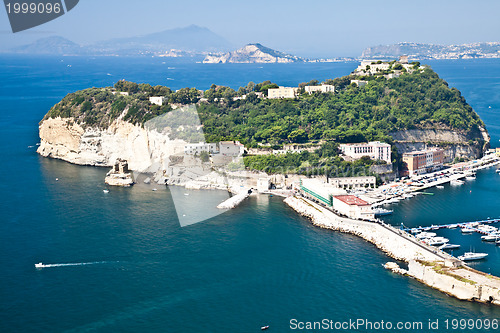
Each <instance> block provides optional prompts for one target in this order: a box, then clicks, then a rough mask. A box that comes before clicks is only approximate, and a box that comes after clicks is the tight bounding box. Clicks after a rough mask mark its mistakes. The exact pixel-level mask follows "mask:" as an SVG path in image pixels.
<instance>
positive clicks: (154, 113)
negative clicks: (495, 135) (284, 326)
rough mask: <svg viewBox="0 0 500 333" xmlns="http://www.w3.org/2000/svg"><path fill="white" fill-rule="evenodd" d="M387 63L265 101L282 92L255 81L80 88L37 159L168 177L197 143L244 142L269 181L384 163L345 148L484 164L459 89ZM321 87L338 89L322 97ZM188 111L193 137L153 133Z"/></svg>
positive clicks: (52, 124) (45, 132) (45, 129)
mask: <svg viewBox="0 0 500 333" xmlns="http://www.w3.org/2000/svg"><path fill="white" fill-rule="evenodd" d="M387 65H388V66H389V67H387V69H385V70H381V71H378V72H377V71H375V72H374V73H364V72H359V71H358V70H356V71H354V72H353V74H351V75H349V76H345V77H341V78H335V79H331V80H327V81H325V82H323V84H324V85H323V86H322V85H321V84H320V83H319V82H318V81H315V80H312V81H311V82H307V83H302V84H300V85H299V87H297V88H289V89H288V88H286V89H288V90H286V89H285V88H283V89H285V90H286V91H287V92H291V93H292V95H291V96H290V97H291V98H271V97H267V95H268V92H269V91H271V90H273V89H275V90H280V89H282V88H279V87H278V85H276V84H274V83H272V82H270V81H265V82H262V83H258V84H254V83H252V82H251V83H249V84H248V85H247V86H246V87H241V88H240V89H239V90H237V91H235V90H233V89H231V88H229V87H223V86H215V85H213V86H212V87H211V88H210V89H208V90H206V91H200V90H197V89H194V88H183V89H180V90H178V91H177V92H173V91H172V90H170V89H169V88H168V87H164V86H155V87H152V86H150V85H148V84H137V83H133V82H127V81H119V82H117V84H116V85H115V86H114V87H105V88H90V89H85V90H82V91H77V92H74V93H71V94H68V95H67V96H66V97H64V98H63V100H62V101H61V102H59V103H58V104H56V105H54V107H52V108H51V110H50V111H49V112H48V113H47V114H46V116H45V117H44V119H43V120H42V121H41V122H40V138H41V145H40V147H39V149H38V152H39V153H40V154H41V155H42V156H48V157H53V158H59V159H63V160H66V161H68V162H71V163H75V164H81V165H95V166H112V165H114V163H115V162H116V161H117V160H118V159H124V160H126V161H128V163H129V167H130V169H132V170H140V171H143V172H150V173H155V174H161V175H164V174H165V173H168V172H167V170H166V168H167V167H166V164H168V163H165V162H164V161H170V160H171V159H172V158H173V157H172V156H175V155H176V154H181V155H182V154H184V150H185V148H186V146H187V144H194V143H198V142H200V141H205V142H213V143H217V142H221V141H228V140H233V141H238V142H241V144H242V145H244V147H245V148H244V149H245V152H246V154H245V157H244V158H243V162H244V165H245V167H246V168H247V169H249V170H254V171H264V172H266V173H271V174H272V173H279V172H280V170H281V171H283V170H285V169H286V170H287V172H289V173H294V174H305V175H308V174H313V173H318V174H325V173H330V172H333V173H334V172H338V170H339V169H342V170H347V169H349V170H350V171H347V172H348V174H347V176H349V175H355V173H356V171H355V169H356V167H360V166H366V167H373V166H376V165H380V164H381V163H380V161H376V160H373V159H370V158H367V159H366V158H365V159H361V160H356V161H350V160H348V159H345V158H344V157H343V156H342V155H341V154H340V152H339V145H341V144H344V143H356V142H368V141H381V142H386V143H388V144H390V145H391V146H392V152H393V154H392V156H393V157H392V160H390V161H388V162H390V163H389V164H392V166H391V169H393V171H397V170H398V168H401V165H402V161H401V156H402V154H404V153H406V152H411V151H415V150H418V149H422V148H423V147H429V146H432V147H440V148H442V149H444V151H445V155H446V160H447V161H450V162H451V161H453V160H455V159H474V158H478V157H480V156H482V154H483V152H484V151H485V149H487V147H488V143H489V136H488V134H487V131H486V129H485V128H484V123H483V122H482V121H481V119H480V118H479V116H478V115H477V114H476V113H475V112H474V110H473V109H472V108H471V107H470V106H469V105H468V104H467V102H466V101H465V99H464V97H463V96H461V94H460V92H459V91H458V90H457V89H455V88H449V87H448V85H447V83H446V82H445V81H444V80H442V79H440V78H439V77H438V75H437V74H436V73H435V72H433V71H432V69H430V68H428V67H422V66H420V65H419V64H416V63H415V64H414V65H411V66H414V68H415V70H411V71H407V70H404V68H403V67H400V64H398V63H397V62H392V63H387ZM375 66H376V64H373V65H372V67H375ZM400 68H403V70H401V69H400ZM390 72H392V73H390ZM396 72H397V73H396ZM410 72H411V73H410ZM393 74H398V75H396V77H393V76H391V75H393ZM389 77H390V78H389ZM361 83H363V84H361ZM325 85H328V86H332V87H335V91H333V92H321V89H323V88H322V87H324V86H325ZM285 90H284V91H285ZM306 90H307V91H309V92H307V91H306ZM188 105H192V109H191V110H195V111H194V112H191V113H190V114H189V116H187V113H182V116H181V118H182V117H183V118H186V119H187V121H189V122H191V121H192V122H194V124H195V125H193V126H191V127H192V130H191V131H188V130H187V129H186V126H184V127H182V126H180V125H179V124H173V125H172V126H178V128H172V126H170V127H168V126H167V127H164V128H162V129H161V131H158V129H157V128H156V127H155V126H150V124H151V122H153V123H152V124H153V125H154V122H155V121H156V120H155V119H158V117H162V116H164V115H168V114H173V111H174V110H177V111H176V112H182V111H179V110H182V109H183V108H185V107H186V106H188ZM179 126H180V127H179ZM283 152H284V153H283ZM208 154H209V155H210V152H208ZM174 160H175V159H174ZM160 161H163V162H162V163H159V162H160ZM169 163H170V165H173V164H175V162H172V161H170V162H169ZM384 163H385V164H387V162H384ZM387 171H388V170H386V172H387Z"/></svg>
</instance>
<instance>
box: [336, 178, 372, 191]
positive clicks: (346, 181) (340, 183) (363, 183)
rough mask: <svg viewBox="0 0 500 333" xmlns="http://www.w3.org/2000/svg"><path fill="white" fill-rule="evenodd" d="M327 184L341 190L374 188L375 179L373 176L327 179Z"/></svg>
mask: <svg viewBox="0 0 500 333" xmlns="http://www.w3.org/2000/svg"><path fill="white" fill-rule="evenodd" d="M328 183H329V184H332V185H333V186H335V187H337V188H342V189H356V188H367V187H369V188H375V187H376V186H377V178H376V177H375V176H361V177H339V178H330V179H328Z"/></svg>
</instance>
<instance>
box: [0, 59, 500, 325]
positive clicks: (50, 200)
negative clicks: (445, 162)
mask: <svg viewBox="0 0 500 333" xmlns="http://www.w3.org/2000/svg"><path fill="white" fill-rule="evenodd" d="M427 63H429V64H430V65H431V66H432V67H433V68H434V69H435V70H436V71H437V72H438V74H439V75H440V76H441V77H443V78H445V79H446V80H447V81H448V82H449V83H450V85H451V86H454V87H457V88H458V89H459V90H461V91H462V93H463V94H464V96H465V97H466V99H467V101H468V102H469V103H470V104H471V105H472V106H473V107H474V109H475V110H476V111H477V112H478V113H479V114H480V115H481V117H482V119H483V120H484V121H485V123H486V125H487V128H488V130H489V131H490V134H491V136H492V144H493V145H497V143H498V139H499V138H500V129H499V128H498V123H499V122H498V120H499V119H498V117H499V112H498V110H499V108H500V98H499V93H498V92H499V89H498V88H499V85H500V60H467V61H432V62H431V61H429V62H427ZM68 65H71V67H70V66H68ZM355 66H356V64H355V63H326V64H255V65H253V64H244V65H237V64H228V65H218V64H214V65H212V64H193V63H186V62H183V61H178V60H170V59H166V58H106V57H102V58H100V57H95V58H91V57H85V58H79V57H56V58H43V57H11V56H2V61H1V62H0V76H1V79H0V82H2V87H1V89H0V110H1V112H0V152H1V153H0V156H1V157H0V160H1V163H0V165H1V171H2V178H1V181H0V194H1V200H0V216H1V217H0V221H1V223H0V254H1V256H0V278H1V283H0V332H90V331H92V332H256V331H259V330H260V327H261V326H263V325H270V326H271V328H270V330H272V331H273V332H289V331H291V329H290V321H291V320H293V319H296V320H297V321H303V322H305V321H320V320H323V319H328V320H332V321H334V322H346V321H349V320H357V319H365V320H368V321H370V322H372V323H374V322H380V321H382V320H383V321H385V322H387V321H390V322H393V323H396V322H406V321H410V322H422V327H423V328H422V329H418V330H417V329H414V330H406V331H408V332H431V331H433V332H435V331H436V330H431V329H429V328H428V323H429V320H431V321H432V322H435V321H436V320H439V324H440V326H439V331H440V332H442V331H447V330H445V328H444V325H445V323H444V321H445V320H446V319H448V320H450V321H451V320H452V319H469V318H474V319H476V318H480V319H493V318H500V308H499V307H495V306H491V305H485V304H477V303H471V302H464V301H459V300H457V299H455V298H451V297H448V296H447V295H445V294H443V293H441V292H439V291H437V290H433V289H431V288H429V287H426V286H425V285H423V284H420V283H419V282H417V281H414V280H412V279H409V278H406V277H402V276H398V275H394V274H392V273H391V272H389V271H387V270H385V269H384V268H383V267H382V264H384V263H385V262H387V261H389V260H390V258H388V257H387V256H385V255H384V254H383V253H382V252H381V251H379V250H378V249H376V248H375V246H373V245H372V244H370V243H367V242H365V241H363V240H362V239H360V238H357V237H355V236H352V235H345V234H341V233H337V232H333V231H329V230H323V229H319V228H316V227H314V226H312V225H311V224H310V222H309V221H308V220H307V219H305V218H303V217H301V216H298V215H297V214H296V213H295V212H294V211H292V210H291V209H290V208H289V207H287V206H286V205H284V204H283V202H282V199H281V198H278V197H268V196H259V197H252V198H250V199H248V200H246V201H244V202H243V203H242V204H241V205H240V206H238V207H237V208H236V209H232V210H230V211H227V212H225V213H224V214H221V215H218V216H216V217H214V218H212V219H210V220H208V221H205V222H203V223H198V224H195V225H191V226H187V227H181V226H180V224H179V222H178V219H177V215H176V213H175V209H174V204H173V201H172V198H171V194H170V191H171V189H169V188H167V187H162V186H158V185H146V184H138V185H137V186H134V187H133V188H111V189H110V192H109V193H104V192H103V189H104V188H105V186H104V184H103V179H104V176H105V174H106V172H107V169H102V168H94V167H83V166H75V165H71V164H69V163H66V162H63V161H58V160H52V159H48V158H42V157H40V156H38V155H37V154H36V152H35V149H36V146H35V144H36V143H37V142H38V141H39V138H38V122H39V121H40V120H41V119H42V117H43V116H44V114H45V113H46V112H47V111H48V110H49V108H50V107H51V106H52V105H53V104H55V103H57V102H58V101H59V100H60V99H61V98H62V97H64V96H65V95H66V94H67V93H70V92H72V91H75V90H78V89H83V88H87V87H91V86H97V87H100V86H109V85H112V84H113V83H114V82H116V81H117V80H119V79H127V80H131V81H137V82H147V83H150V84H153V85H156V84H164V85H168V86H170V87H171V88H173V89H179V88H182V87H186V86H190V87H191V86H195V87H197V88H200V89H207V88H209V87H210V85H211V84H212V83H215V84H220V85H229V86H231V87H233V88H238V87H239V86H241V85H245V84H246V83H247V82H249V81H253V82H260V81H263V80H267V79H269V80H272V81H273V82H277V83H278V84H280V85H297V84H298V83H300V82H304V81H309V80H311V79H319V80H324V79H327V78H334V77H337V76H341V75H346V74H349V73H350V72H351V71H352V70H353V69H354V68H355ZM490 106H491V108H490ZM31 146H33V147H31ZM499 185H500V175H497V174H496V173H495V172H494V170H485V171H481V172H478V175H477V180H475V181H468V182H467V183H466V185H463V186H461V187H450V186H446V187H445V188H444V189H442V190H438V189H429V190H427V192H433V193H435V195H433V196H430V195H421V196H417V197H415V198H413V199H411V200H405V201H403V202H400V203H398V204H396V205H393V207H391V209H394V214H393V215H392V216H389V217H387V221H389V222H390V223H392V224H394V225H399V224H400V223H401V222H403V223H405V224H406V225H408V226H419V225H422V226H424V225H431V224H443V223H456V222H462V221H472V220H477V219H483V218H486V217H498V216H500V209H499V208H498V207H500V198H499V195H498V193H499V190H498V187H499ZM153 187H156V188H157V189H158V190H157V191H152V188H153ZM175 190H178V189H175ZM218 196H220V198H222V197H223V196H224V193H222V192H218V191H189V196H186V198H189V199H190V200H192V203H193V205H198V206H199V205H202V204H203V203H204V202H205V201H206V200H205V198H207V197H211V198H215V199H212V200H214V201H217V199H218ZM439 233H440V235H443V236H446V237H447V238H450V240H451V242H452V243H458V244H461V245H462V248H461V249H460V250H458V251H456V254H458V253H461V251H465V250H469V249H470V248H472V249H474V250H476V251H484V252H488V253H489V254H490V256H489V257H488V258H487V259H486V260H484V261H482V262H480V263H477V264H475V265H476V266H474V267H475V268H478V269H481V270H483V271H485V272H491V273H493V274H496V275H500V263H499V260H498V258H499V255H500V254H499V253H498V252H499V249H498V248H497V247H495V246H494V245H492V244H486V243H482V242H481V241H480V240H479V239H478V238H479V236H478V235H468V236H462V235H461V234H460V232H459V230H443V231H439ZM38 262H43V263H46V264H50V265H63V266H54V267H46V268H42V269H36V268H35V267H34V264H35V263H38ZM84 263H93V264H86V265H83V264H84ZM65 264H66V265H65ZM67 264H76V265H67ZM78 264H81V265H78ZM359 331H373V330H365V329H360V330H359ZM449 331H452V330H449ZM455 331H456V330H455ZM461 331H471V332H472V331H480V330H461Z"/></svg>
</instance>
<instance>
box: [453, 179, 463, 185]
mask: <svg viewBox="0 0 500 333" xmlns="http://www.w3.org/2000/svg"><path fill="white" fill-rule="evenodd" d="M463 184H465V182H464V181H463V180H460V179H453V180H451V181H450V185H454V186H460V185H463Z"/></svg>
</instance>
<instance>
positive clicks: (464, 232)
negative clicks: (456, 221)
mask: <svg viewBox="0 0 500 333" xmlns="http://www.w3.org/2000/svg"><path fill="white" fill-rule="evenodd" d="M460 230H461V231H462V233H463V234H472V233H473V232H474V230H473V229H471V228H467V227H465V228H462V229H460Z"/></svg>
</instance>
